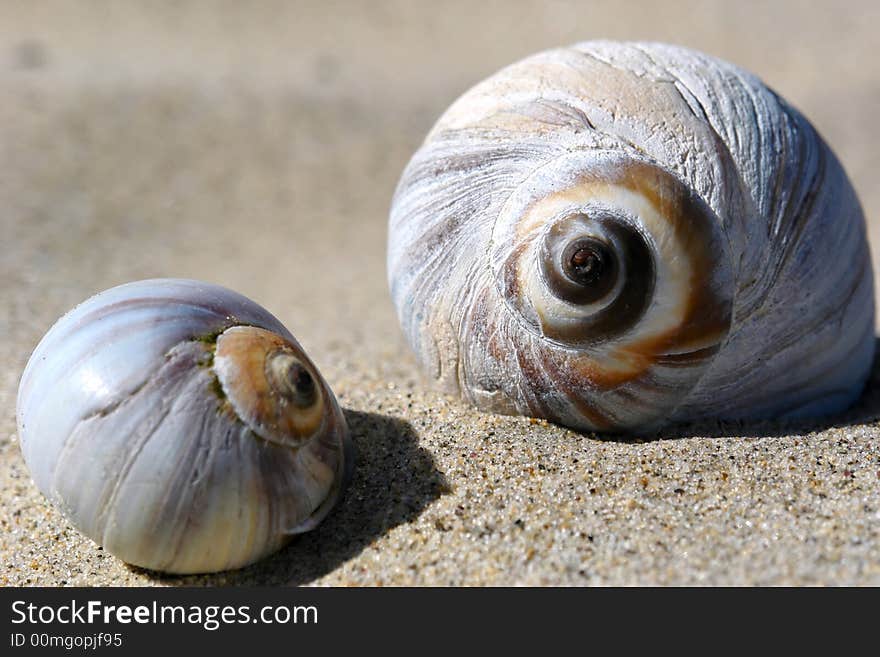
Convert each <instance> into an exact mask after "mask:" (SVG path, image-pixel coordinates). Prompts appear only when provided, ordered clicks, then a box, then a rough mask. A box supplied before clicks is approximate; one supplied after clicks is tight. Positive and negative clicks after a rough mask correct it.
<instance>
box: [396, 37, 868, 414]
mask: <svg viewBox="0 0 880 657" xmlns="http://www.w3.org/2000/svg"><path fill="white" fill-rule="evenodd" d="M597 263H598V265H597ZM575 266H576V268H577V267H581V269H578V272H579V273H577V272H576V273H575V274H572V271H573V270H572V267H575ZM583 267H586V269H583ZM585 272H587V273H585ZM589 272H592V274H590V273H589ZM596 272H599V274H601V275H599V274H596ZM388 274H389V281H390V286H391V291H392V296H393V299H394V303H395V305H396V307H397V311H398V313H399V316H400V321H401V324H402V327H403V330H404V332H405V334H406V337H407V338H408V340H409V342H410V344H411V346H412V348H413V349H414V351H415V353H416V355H417V357H418V359H419V361H420V362H421V364H422V365H423V366H424V369H425V371H426V372H427V373H428V374H429V376H430V377H431V378H433V379H436V380H438V381H439V382H440V383H441V384H442V386H443V387H445V389H447V390H449V391H452V392H456V393H459V394H460V395H462V396H463V397H464V398H465V399H467V400H468V401H470V402H471V403H473V404H476V405H477V406H479V407H481V408H484V409H488V410H492V411H497V412H501V413H520V414H526V415H530V416H537V417H543V418H547V419H550V420H552V421H554V422H558V423H561V424H564V425H568V426H571V427H575V428H578V429H587V430H632V429H641V428H646V427H653V426H657V425H660V424H663V423H666V422H672V421H680V420H692V419H698V418H707V417H711V418H747V419H754V418H768V417H808V416H818V415H823V414H829V413H834V412H836V411H839V410H840V409H843V408H845V407H846V406H848V405H849V404H851V403H852V402H853V400H855V399H856V398H857V397H858V395H859V393H860V391H861V390H862V388H863V385H864V382H865V380H866V378H867V375H868V371H869V368H870V366H871V361H872V354H873V349H874V302H873V298H874V297H873V289H872V286H873V275H872V270H871V261H870V255H869V252H868V247H867V244H866V237H865V225H864V219H863V217H862V212H861V209H860V206H859V203H858V200H857V198H856V195H855V193H854V191H853V188H852V186H851V185H850V182H849V180H848V179H847V176H846V174H845V173H844V171H843V169H842V167H841V165H840V163H839V162H838V160H837V158H836V157H835V156H834V154H833V153H832V152H831V150H830V149H829V148H828V146H827V145H826V144H825V142H824V141H823V140H822V138H821V137H820V136H819V135H818V134H817V133H816V131H815V129H814V128H813V127H812V126H811V125H810V123H809V122H808V121H807V120H806V119H805V118H804V117H803V116H802V115H801V114H800V113H799V112H797V111H796V110H795V109H793V108H792V107H791V106H790V105H788V104H787V103H786V102H785V101H784V100H783V99H781V98H780V97H779V96H778V95H777V94H775V93H774V92H773V91H771V90H770V89H768V88H767V87H766V86H765V85H764V84H763V83H762V82H761V81H760V80H759V79H758V78H756V77H755V76H753V75H751V74H749V73H747V72H745V71H743V70H741V69H739V68H737V67H735V66H733V65H731V64H728V63H726V62H723V61H720V60H718V59H715V58H712V57H709V56H707V55H704V54H701V53H699V52H695V51H692V50H688V49H685V48H680V47H675V46H668V45H662V44H656V43H615V42H588V43H582V44H578V45H576V46H573V47H569V48H562V49H558V50H551V51H547V52H543V53H539V54H537V55H534V56H532V57H529V58H527V59H525V60H523V61H521V62H519V63H516V64H513V65H512V66H509V67H507V68H505V69H503V70H502V71H500V72H499V73H497V74H496V75H494V76H492V77H490V78H489V79H487V80H485V81H484V82H482V83H480V84H478V85H477V86H476V87H474V88H473V89H471V90H470V91H468V92H467V93H466V94H465V95H464V96H462V97H461V98H460V99H459V100H458V101H456V102H455V103H454V104H453V105H452V106H451V107H450V108H449V110H448V111H447V112H446V113H445V114H444V115H443V116H442V117H441V118H440V120H439V121H438V122H437V124H436V125H435V126H434V128H433V130H432V131H431V132H430V134H429V135H428V137H427V139H426V140H425V142H424V144H423V145H422V147H421V148H420V149H419V151H418V152H417V153H416V154H415V155H414V156H413V158H412V160H411V161H410V163H409V165H408V166H407V168H406V170H405V172H404V173H403V176H402V178H401V180H400V184H399V186H398V188H397V192H396V194H395V197H394V201H393V207H392V210H391V217H390V223H389V242H388Z"/></svg>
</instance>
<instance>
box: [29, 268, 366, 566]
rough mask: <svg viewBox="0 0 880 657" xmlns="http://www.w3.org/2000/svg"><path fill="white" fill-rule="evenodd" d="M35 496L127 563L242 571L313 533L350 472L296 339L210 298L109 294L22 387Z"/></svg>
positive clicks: (63, 324)
mask: <svg viewBox="0 0 880 657" xmlns="http://www.w3.org/2000/svg"><path fill="white" fill-rule="evenodd" d="M18 430H19V436H20V440H21V449H22V452H23V454H24V458H25V461H26V463H27V466H28V468H29V470H30V472H31V475H32V476H33V479H34V481H35V482H36V484H37V486H38V487H39V489H40V490H41V491H42V492H43V493H44V494H45V495H46V496H47V497H48V498H49V499H50V500H51V501H52V502H53V504H55V505H56V506H57V507H58V508H59V509H61V511H62V512H63V513H64V514H65V515H66V516H67V517H68V518H69V519H70V521H71V522H72V523H73V524H74V525H75V526H76V527H77V528H78V529H79V530H80V531H82V532H83V533H84V534H85V535H86V536H88V537H90V538H91V539H92V540H94V541H95V542H97V543H99V544H100V545H102V546H104V548H105V549H106V550H108V551H109V552H111V553H113V554H114V555H116V556H118V557H119V558H120V559H123V560H124V561H126V562H128V563H131V564H135V565H138V566H143V567H146V568H151V569H154V570H160V571H166V572H173V573H195V572H210V571H219V570H226V569H231V568H238V567H241V566H244V565H246V564H248V563H251V562H253V561H256V560H257V559H260V558H261V557H263V556H265V555H267V554H269V553H271V552H273V551H275V550H277V549H279V548H280V547H282V546H283V545H284V544H285V543H286V542H287V541H288V540H289V539H290V537H291V536H293V535H294V534H297V533H300V532H305V531H308V530H309V529H312V528H313V527H315V526H316V525H317V524H318V523H319V522H320V521H321V520H322V519H323V518H324V516H326V515H327V513H328V512H329V511H330V509H331V508H332V507H333V505H334V504H335V502H336V501H337V500H338V498H339V496H340V493H341V491H342V489H343V486H344V484H345V481H346V479H347V476H348V473H349V471H350V469H351V465H352V453H351V447H350V440H349V436H348V429H347V427H346V424H345V419H344V417H343V415H342V412H341V411H340V409H339V406H338V405H337V403H336V400H335V398H334V396H333V393H332V392H331V391H330V388H329V387H328V386H327V384H326V382H325V381H324V380H323V378H321V375H320V374H319V373H318V370H317V369H316V368H315V366H314V364H313V363H312V362H311V361H310V360H309V359H308V357H307V356H306V355H305V353H304V352H303V351H302V349H301V347H300V346H299V344H298V343H297V342H296V340H295V339H294V338H293V336H292V335H291V334H290V333H289V332H288V331H287V329H285V328H284V326H282V324H281V323H280V322H279V321H278V320H277V319H275V318H274V317H273V316H272V315H271V314H269V312H267V311H266V310H264V309H263V308H261V307H260V306H258V305H257V304H255V303H254V302H253V301H250V300H249V299H247V298H245V297H243V296H241V295H240V294H237V293H235V292H232V291H230V290H227V289H224V288H222V287H219V286H216V285H210V284H207V283H201V282H198V281H190V280H174V279H157V280H147V281H140V282H136V283H129V284H127V285H121V286H119V287H115V288H113V289H110V290H107V291H105V292H102V293H101V294H98V295H96V296H94V297H92V298H91V299H89V300H87V301H86V302H84V303H82V304H80V305H79V306H77V307H76V308H74V309H73V310H72V311H70V312H69V313H67V314H66V315H64V317H62V318H61V319H60V320H59V321H58V322H57V323H56V324H55V325H54V326H53V327H52V328H51V329H50V330H49V332H48V333H47V334H46V335H45V337H44V338H43V339H42V341H41V342H40V344H39V345H38V346H37V348H36V350H35V351H34V353H33V355H32V356H31V358H30V360H29V361H28V364H27V367H26V368H25V371H24V374H23V376H22V379H21V386H20V388H19V393H18Z"/></svg>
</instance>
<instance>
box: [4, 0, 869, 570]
mask: <svg viewBox="0 0 880 657" xmlns="http://www.w3.org/2000/svg"><path fill="white" fill-rule="evenodd" d="M878 24H880V3H878V2H876V1H872V0H865V1H862V2H848V3H845V4H840V3H835V2H824V3H823V2H809V3H808V2H799V1H796V0H792V1H789V2H775V3H765V2H736V3H734V2H729V1H721V2H663V3H658V2H631V3H624V2H620V1H619V0H618V1H611V2H586V1H580V2H549V1H543V2H486V3H483V2H480V3H477V2H464V1H463V2H349V3H345V2H326V1H324V2H315V3H306V2H248V3H243V2H231V1H230V2H151V3H134V2H109V1H108V2H28V1H22V2H11V1H7V0H4V1H2V2H0V94H2V102H0V244H2V249H0V308H2V312H0V363H3V368H0V487H2V493H0V523H2V524H0V582H2V583H6V584H13V585H20V584H50V585H54V584H80V585H88V584H110V583H112V584H151V583H169V584H177V583H206V584H215V583H293V584H298V583H318V584H378V583H384V584H609V583H610V584H637V583H645V584H653V583H674V584H678V583H686V584H695V583H734V584H735V583H762V584H776V583H842V584H859V583H872V584H880V547H878V534H880V442H878V438H880V428H878V427H877V425H876V424H875V423H874V422H873V420H874V419H875V418H876V417H877V416H878V414H880V413H878V408H880V403H878V400H877V394H875V387H872V388H871V389H870V390H869V392H868V394H867V395H866V397H865V399H864V400H863V401H862V403H861V404H860V405H859V406H858V407H857V408H856V409H854V410H853V411H852V412H851V413H849V414H847V415H846V416H845V417H842V418H836V419H833V420H831V421H829V422H827V423H824V424H822V425H820V426H809V427H788V428H784V427H776V426H773V425H762V426H745V427H730V426H722V427H705V428H702V429H700V428H691V429H689V430H681V431H677V432H674V433H670V432H667V433H665V434H661V435H660V436H646V438H652V440H650V441H646V442H637V443H622V442H603V441H600V440H597V439H596V438H595V437H593V436H582V435H578V434H575V433H572V432H570V431H566V430H564V429H560V428H558V427H553V426H549V425H544V424H533V423H530V422H529V421H528V420H527V419H524V418H504V417H496V416H491V415H486V414H481V413H478V412H476V411H473V410H471V409H469V408H466V407H464V406H463V405H461V404H460V403H459V402H457V401H456V400H454V399H452V398H447V397H444V396H442V395H439V394H437V393H435V392H434V391H432V390H431V389H430V388H428V387H427V386H426V384H425V383H424V381H423V380H422V379H421V378H420V377H419V376H418V373H417V371H416V370H415V364H414V361H413V359H412V358H411V357H410V355H409V354H408V352H407V351H406V348H405V346H404V344H403V340H402V336H401V335H400V333H399V330H398V327H397V323H396V320H395V317H394V314H393V310H392V307H391V304H390V301H389V299H388V297H387V293H386V284H385V270H384V255H385V221H386V216H387V210H388V206H389V202H390V198H391V194H392V192H393V190H394V186H395V184H396V181H397V177H398V175H399V174H400V172H401V170H402V168H403V166H404V165H405V163H406V161H407V159H408V158H409V156H410V155H411V154H412V152H413V151H414V150H415V149H416V148H417V146H418V144H419V142H420V141H421V139H422V137H423V136H424V134H425V133H426V132H427V130H428V129H429V128H430V126H431V125H432V123H433V121H434V120H435V119H436V118H437V117H438V116H439V114H440V113H441V112H442V111H443V110H444V109H445V107H446V106H447V105H448V104H449V103H451V102H452V100H454V99H455V98H456V97H457V96H458V95H459V94H461V93H462V92H463V91H464V90H466V89H467V88H468V87H469V86H470V85H472V84H474V83H476V82H477V81H479V80H480V79H482V78H484V77H485V76H487V75H489V74H490V73H492V72H494V71H495V70H497V69H498V68H500V67H501V66H503V65H506V64H508V63H510V62H512V61H514V60H516V59H518V58H521V57H524V56H526V55H528V54H531V53H533V52H535V51H537V50H541V49H544V48H548V47H553V46H557V45H563V44H566V43H571V42H575V41H579V40H586V39H591V38H616V39H645V40H658V41H669V42H674V43H679V44H682V45H686V46H690V47H694V48H698V49H701V50H705V51H707V52H709V53H711V54H714V55H717V56H720V57H722V58H725V59H729V60H731V61H733V62H735V63H736V64H739V65H741V66H743V67H745V68H747V69H750V70H752V71H754V72H755V73H757V74H758V75H760V76H761V77H762V78H763V79H764V80H765V81H766V82H767V83H768V84H769V85H770V86H771V87H773V88H774V89H775V90H777V91H778V92H780V93H781V94H782V95H783V96H784V97H786V98H787V99H788V100H789V101H790V102H791V103H793V104H794V105H795V106H797V107H798V108H799V109H801V110H802V111H803V112H804V113H805V114H806V115H807V116H808V117H809V118H810V119H811V120H812V121H813V122H814V124H815V125H816V126H817V128H818V129H819V131H820V132H821V133H822V134H823V135H824V136H825V138H826V139H827V141H828V142H829V143H830V144H831V145H832V147H833V148H834V150H835V151H836V153H837V154H838V156H839V157H840V159H841V160H842V162H843V164H844V166H845V168H846V169H847V171H848V173H849V174H850V176H851V178H852V180H853V182H854V184H855V187H856V190H857V191H858V192H859V194H860V197H861V199H862V203H863V206H864V209H865V212H866V216H867V217H868V219H869V225H870V231H871V235H872V238H873V239H874V243H875V249H874V253H875V262H877V261H878V259H877V256H876V254H877V253H878V252H877V248H876V245H878V244H880V232H878V231H880V189H878V186H877V184H876V178H877V174H876V172H877V171H878V169H880V149H878V147H877V143H878V139H877V136H878V129H877V116H878V114H880V58H878V56H877V48H876V44H877V37H876V26H877V25H878ZM153 276H183V277H193V278H200V279H205V280H209V281H213V282H216V283H220V284H223V285H226V286H228V287H231V288H233V289H236V290H238V291H240V292H243V293H245V294H247V295H248V296H250V297H252V298H253V299H255V300H256V301H258V302H260V303H261V304H263V305H264V306H266V307H267V308H268V309H269V310H271V311H272V312H273V313H274V314H275V315H277V316H278V317H279V318H280V319H282V320H283V321H284V322H285V323H286V324H287V325H288V326H289V327H290V329H291V330H292V331H293V332H294V334H295V335H297V336H298V338H299V339H300V341H301V342H302V344H303V345H304V346H305V347H306V349H307V351H308V352H309V353H310V354H311V356H312V357H313V359H314V360H315V361H316V362H317V364H318V365H319V367H320V368H321V370H322V371H323V373H324V375H325V377H326V378H327V379H328V381H329V382H330V383H331V385H332V386H333V387H334V389H335V390H336V391H337V393H338V396H339V398H340V401H341V403H342V404H343V406H344V407H345V408H346V409H347V415H348V419H349V422H350V424H351V426H352V430H353V433H354V436H355V440H356V443H357V444H358V448H359V450H360V453H361V461H360V463H359V466H358V470H357V474H356V476H355V480H354V482H353V485H352V488H351V491H350V493H349V495H348V496H347V498H346V500H345V501H344V503H343V504H342V506H341V507H340V508H339V509H338V510H337V511H336V512H335V513H334V514H333V516H331V518H329V519H328V520H327V521H326V522H325V524H324V525H322V526H321V528H319V530H317V531H316V532H314V533H312V534H310V535H308V536H305V537H303V538H301V539H298V540H297V541H295V542H294V543H293V544H292V545H291V546H290V547H289V548H287V549H286V550H284V551H282V552H281V553H279V554H278V555H276V556H274V557H272V558H270V559H267V560H265V561H263V562H261V563H260V564H257V565H255V566H253V567H251V568H248V569H245V570H243V571H238V572H235V573H228V574H222V575H215V576H207V577H197V578H160V577H156V576H154V575H152V574H150V573H146V572H144V571H141V570H138V569H133V568H129V567H127V566H125V565H123V564H121V563H119V562H118V561H117V560H115V559H114V558H112V557H110V556H109V555H107V556H105V555H104V554H103V551H102V550H100V549H99V548H98V547H97V546H95V545H94V544H93V543H91V542H90V541H88V540H86V539H84V538H82V537H80V536H79V535H78V534H77V533H76V532H75V530H73V529H72V528H71V527H70V526H69V525H68V524H67V523H66V521H65V520H64V519H63V518H62V517H61V516H60V515H59V514H58V513H56V512H55V511H54V510H53V509H52V508H51V507H49V506H48V504H46V503H45V502H44V501H43V499H42V498H41V496H40V495H39V493H37V492H36V489H35V488H34V486H33V484H32V483H31V482H30V479H29V476H28V474H27V471H26V469H25V468H24V464H23V461H22V459H21V457H20V453H19V449H18V445H17V438H16V434H15V418H14V414H15V393H16V387H17V384H18V377H19V375H20V372H21V370H22V368H23V367H24V364H25V362H26V360H27V358H28V355H29V353H30V351H31V349H32V348H33V347H34V346H35V345H36V342H37V341H38V340H39V338H40V337H41V335H42V334H43V333H44V332H45V331H46V330H47V329H48V327H49V326H50V325H51V323H52V322H53V321H54V320H55V319H56V318H57V317H58V316H60V315H61V314H62V313H63V312H65V311H66V310H68V309H69V308H70V307H72V306H73V305H74V304H76V303H77V302H79V301H81V300H83V299H84V298H86V297H87V296H89V295H91V294H93V293H95V292H97V291H99V290H102V289H104V288H107V287H110V286H113V285H116V284H119V283H122V282H125V281H128V280H133V279H138V278H146V277H153ZM872 385H873V384H872ZM657 438H659V440H658V439H657Z"/></svg>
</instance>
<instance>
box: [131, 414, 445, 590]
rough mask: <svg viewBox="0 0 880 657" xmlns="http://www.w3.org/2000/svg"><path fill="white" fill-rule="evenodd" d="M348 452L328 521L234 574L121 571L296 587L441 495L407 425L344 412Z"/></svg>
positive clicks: (182, 581) (438, 480) (163, 579)
mask: <svg viewBox="0 0 880 657" xmlns="http://www.w3.org/2000/svg"><path fill="white" fill-rule="evenodd" d="M344 413H345V419H346V421H347V422H348V426H349V429H350V430H351V435H352V440H353V441H354V445H355V449H356V462H355V468H354V474H353V476H352V480H351V483H350V484H349V486H348V489H347V490H346V492H345V495H344V497H343V498H342V500H341V501H340V502H339V504H338V505H337V507H336V508H335V509H334V510H333V511H332V512H331V513H330V515H329V516H327V518H326V519H325V520H324V521H323V522H322V523H321V524H320V525H319V526H318V527H317V528H316V529H314V530H313V531H311V532H309V533H307V534H302V535H300V536H297V537H295V538H294V539H293V540H292V541H291V543H290V545H288V546H287V547H286V548H284V549H282V550H280V551H279V552H277V553H275V554H274V555H271V556H269V557H267V558H265V559H263V560H261V561H259V562H257V563H255V564H252V565H250V566H247V567H246V568H242V569H240V570H234V571H227V572H222V573H211V574H206V575H168V574H164V573H157V572H153V571H147V570H144V569H142V568H137V567H135V566H129V568H131V569H132V570H133V571H135V572H137V573H139V574H143V575H146V576H147V577H150V578H151V579H152V580H154V581H155V582H156V583H162V584H170V585H179V586H223V585H232V586H267V585H286V586H296V585H300V584H307V583H309V582H311V581H314V580H315V579H318V578H320V577H321V576H323V575H326V574H327V573H329V572H332V571H333V570H335V569H336V568H338V567H339V566H340V565H342V564H343V563H345V562H346V561H348V560H349V559H351V558H352V557H355V556H357V555H358V554H359V553H360V552H361V551H363V550H364V549H365V548H366V547H368V546H369V545H370V544H371V543H372V542H373V541H375V540H376V539H377V538H379V537H381V536H383V535H384V534H386V533H387V532H388V531H390V530H391V529H393V528H394V527H396V526H398V525H401V524H404V523H407V522H411V521H412V520H414V519H415V518H417V517H418V516H419V514H420V513H421V512H422V511H423V510H424V509H425V508H427V507H428V505H430V504H431V503H432V502H433V501H435V500H436V499H438V498H439V497H440V496H441V495H443V494H445V493H446V492H449V490H450V489H449V485H448V484H447V482H446V477H445V476H444V475H443V473H442V472H440V471H439V470H438V469H437V467H436V465H435V463H434V458H433V457H432V456H431V454H430V452H428V450H426V449H424V448H422V447H419V438H418V434H417V433H416V431H415V429H414V428H413V426H412V425H411V424H410V423H409V422H406V421H405V420H401V419H399V418H395V417H391V416H388V415H380V414H378V413H364V412H361V411H352V410H344Z"/></svg>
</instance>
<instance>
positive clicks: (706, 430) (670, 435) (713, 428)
mask: <svg viewBox="0 0 880 657" xmlns="http://www.w3.org/2000/svg"><path fill="white" fill-rule="evenodd" d="M876 420H880V337H875V338H874V363H873V365H872V367H871V374H870V376H869V377H868V381H867V383H866V384H865V389H864V390H863V391H862V395H861V396H860V397H859V399H858V401H856V403H855V404H853V405H852V406H851V407H850V408H848V409H846V410H845V411H843V412H842V413H837V414H835V415H829V416H826V417H819V418H811V419H806V420H760V421H745V420H743V421H735V420H723V421H700V422H694V423H689V424H680V425H676V426H671V427H666V428H663V429H660V430H658V431H657V432H656V433H655V434H645V435H641V436H623V435H612V434H607V435H605V434H597V437H599V438H601V439H602V440H607V441H611V442H622V443H631V442H650V441H654V440H675V439H679V438H693V437H698V436H699V437H707V438H734V437H753V438H773V437H779V436H791V435H793V434H806V433H812V432H818V431H825V430H826V429H833V428H843V427H849V426H855V425H859V424H868V423H870V422H874V421H876Z"/></svg>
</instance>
